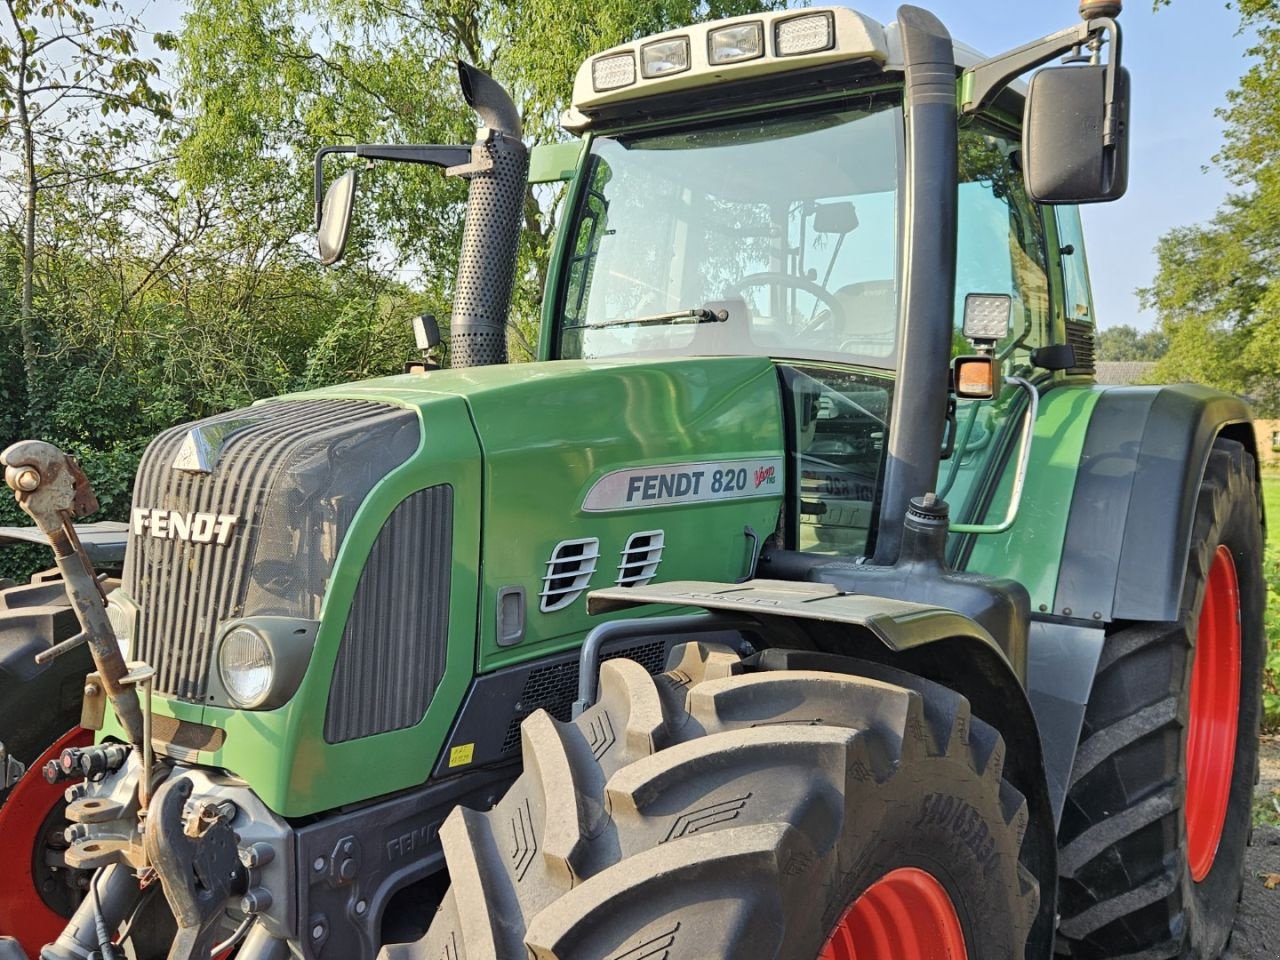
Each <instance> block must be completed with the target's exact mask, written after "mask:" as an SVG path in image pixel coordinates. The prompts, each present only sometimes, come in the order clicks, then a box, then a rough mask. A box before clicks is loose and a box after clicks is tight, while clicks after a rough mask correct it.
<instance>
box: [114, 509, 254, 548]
mask: <svg viewBox="0 0 1280 960" xmlns="http://www.w3.org/2000/svg"><path fill="white" fill-rule="evenodd" d="M239 522H240V517H239V516H237V515H236V514H234V513H179V512H178V511H177V510H152V509H148V508H147V507H134V508H133V522H132V527H133V535H134V536H135V537H140V536H142V535H143V534H144V533H145V534H149V535H150V536H153V537H155V538H156V539H157V540H186V541H188V542H190V543H223V544H225V543H227V542H229V541H230V540H231V534H232V533H234V532H235V529H236V525H237V524H238V523H239Z"/></svg>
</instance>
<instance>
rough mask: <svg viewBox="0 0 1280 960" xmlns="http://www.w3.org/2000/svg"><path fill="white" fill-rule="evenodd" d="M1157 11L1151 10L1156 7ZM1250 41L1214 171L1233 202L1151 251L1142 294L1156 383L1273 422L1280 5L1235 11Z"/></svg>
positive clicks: (1279, 227)
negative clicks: (1210, 395)
mask: <svg viewBox="0 0 1280 960" xmlns="http://www.w3.org/2000/svg"><path fill="white" fill-rule="evenodd" d="M1160 5H1163V4H1162V3H1157V6H1160ZM1236 7H1237V9H1238V10H1239V11H1240V15H1241V20H1242V26H1244V27H1246V28H1249V29H1253V30H1255V31H1256V33H1257V43H1256V44H1255V45H1254V47H1253V48H1252V49H1251V50H1250V56H1251V57H1252V58H1253V60H1252V63H1251V65H1250V67H1249V68H1248V70H1247V71H1246V72H1245V74H1244V76H1243V77H1241V79H1240V83H1239V86H1238V87H1237V88H1236V89H1235V90H1233V91H1231V93H1229V94H1228V97H1227V100H1228V105H1227V107H1226V108H1224V109H1223V110H1222V111H1221V112H1220V115H1221V117H1222V118H1223V120H1224V122H1225V124H1226V129H1225V141H1224V144H1223V148H1222V150H1221V152H1220V153H1219V154H1218V156H1217V157H1216V158H1215V162H1216V163H1217V164H1218V165H1219V166H1220V167H1221V168H1222V169H1223V171H1224V172H1225V173H1226V174H1227V176H1228V177H1229V178H1230V179H1231V181H1232V183H1234V184H1235V186H1236V188H1237V192H1236V193H1235V194H1233V195H1232V196H1230V197H1228V199H1227V200H1226V201H1225V202H1224V204H1223V205H1222V207H1221V208H1220V209H1219V211H1218V212H1217V214H1216V215H1215V216H1214V218H1213V219H1212V220H1211V221H1210V222H1209V223H1207V224H1201V225H1196V226H1190V227H1180V228H1178V229H1176V230H1174V231H1172V232H1170V233H1169V234H1167V235H1166V236H1165V237H1163V238H1162V239H1161V241H1160V243H1159V246H1158V247H1157V254H1158V257H1159V272H1158V273H1157V275H1156V277H1155V280H1154V281H1153V282H1152V284H1151V286H1150V287H1148V288H1146V289H1144V290H1142V291H1140V293H1141V296H1142V299H1143V303H1144V305H1145V306H1147V307H1150V308H1153V309H1155V310H1156V312H1157V313H1158V315H1159V317H1160V323H1161V328H1162V330H1163V332H1164V333H1165V334H1166V335H1167V337H1168V340H1169V350H1168V353H1167V354H1166V356H1165V357H1164V359H1163V360H1162V361H1161V364H1160V367H1159V369H1158V370H1157V374H1158V376H1159V377H1160V378H1161V379H1165V378H1168V379H1192V380H1199V381H1201V382H1203V383H1208V384H1211V385H1213V386H1217V387H1221V388H1222V389H1225V390H1230V391H1233V392H1236V393H1242V394H1247V395H1249V396H1250V397H1251V398H1252V399H1253V400H1254V402H1255V405H1256V409H1257V412H1258V413H1259V415H1261V416H1267V417H1274V416H1278V415H1280V285H1277V284H1275V283H1274V282H1273V277H1274V271H1275V263H1276V262H1277V256H1278V255H1280V163H1278V160H1277V158H1280V0H1242V2H1240V3H1238V4H1236Z"/></svg>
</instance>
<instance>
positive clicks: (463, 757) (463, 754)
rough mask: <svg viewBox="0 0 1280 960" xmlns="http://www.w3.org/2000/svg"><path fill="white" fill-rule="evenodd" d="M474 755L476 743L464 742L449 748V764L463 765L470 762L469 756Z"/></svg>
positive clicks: (452, 765) (454, 765)
mask: <svg viewBox="0 0 1280 960" xmlns="http://www.w3.org/2000/svg"><path fill="white" fill-rule="evenodd" d="M475 755H476V745H475V744H474V743H464V744H461V745H460V746H457V747H452V748H450V750H449V766H451V767H465V766H466V765H467V764H468V763H470V762H471V758H472V757H474V756H475Z"/></svg>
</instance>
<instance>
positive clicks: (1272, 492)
mask: <svg viewBox="0 0 1280 960" xmlns="http://www.w3.org/2000/svg"><path fill="white" fill-rule="evenodd" d="M1262 498H1263V500H1264V501H1265V503H1266V508H1267V553H1266V560H1265V566H1264V575H1265V577H1266V581H1267V613H1266V625H1267V643H1268V646H1267V670H1266V676H1265V677H1264V678H1263V687H1264V689H1263V702H1264V707H1265V713H1264V716H1263V725H1264V726H1265V727H1266V728H1267V729H1268V730H1272V731H1275V730H1280V471H1275V470H1272V471H1266V472H1264V473H1263V475H1262Z"/></svg>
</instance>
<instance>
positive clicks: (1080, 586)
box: [1052, 384, 1261, 623]
mask: <svg viewBox="0 0 1280 960" xmlns="http://www.w3.org/2000/svg"><path fill="white" fill-rule="evenodd" d="M1220 436H1222V437H1228V438H1230V439H1233V440H1238V441H1240V442H1241V443H1243V444H1244V445H1245V447H1246V449H1248V450H1249V452H1250V453H1251V454H1253V455H1254V461H1255V469H1256V463H1257V450H1256V441H1255V438H1254V434H1253V429H1252V426H1251V418H1250V413H1249V408H1248V407H1247V406H1246V405H1245V403H1244V402H1243V401H1242V400H1240V399H1239V398H1238V397H1234V396H1231V395H1230V394H1225V393H1220V392H1218V391H1216V390H1210V389H1209V388H1207V387H1201V386H1196V385H1193V384H1177V385H1173V386H1153V387H1126V388H1116V389H1111V390H1106V391H1104V392H1103V393H1102V396H1101V397H1100V398H1099V400H1098V403H1097V406H1096V407H1095V409H1094V412H1093V417H1092V418H1091V419H1090V422H1089V428H1088V433H1087V434H1086V436H1085V441H1084V450H1083V452H1082V456H1081V462H1080V470H1079V473H1078V476H1077V479H1076V485H1075V491H1074V493H1073V495H1072V498H1071V511H1070V515H1069V518H1068V523H1067V533H1066V538H1065V541H1064V543H1063V550H1062V563H1061V565H1060V567H1059V571H1058V583H1057V589H1056V591H1055V594H1054V609H1053V611H1052V612H1053V613H1054V614H1056V615H1057V616H1060V617H1070V618H1073V619H1077V620H1088V621H1092V622H1095V623H1096V622H1099V621H1101V622H1104V623H1106V622H1110V621H1113V620H1149V621H1172V620H1176V619H1178V613H1179V610H1180V609H1181V605H1182V588H1183V578H1184V577H1185V575H1186V566H1187V551H1188V549H1189V547H1190V544H1191V536H1192V524H1193V523H1194V520H1195V507H1196V498H1197V496H1198V495H1199V491H1200V483H1201V481H1202V480H1203V478H1204V471H1205V466H1206V464H1207V463H1208V462H1209V453H1210V451H1211V450H1212V449H1213V443H1214V441H1215V440H1216V439H1217V438H1218V437H1220ZM1259 508H1260V509H1261V504H1259Z"/></svg>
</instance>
